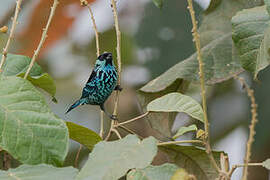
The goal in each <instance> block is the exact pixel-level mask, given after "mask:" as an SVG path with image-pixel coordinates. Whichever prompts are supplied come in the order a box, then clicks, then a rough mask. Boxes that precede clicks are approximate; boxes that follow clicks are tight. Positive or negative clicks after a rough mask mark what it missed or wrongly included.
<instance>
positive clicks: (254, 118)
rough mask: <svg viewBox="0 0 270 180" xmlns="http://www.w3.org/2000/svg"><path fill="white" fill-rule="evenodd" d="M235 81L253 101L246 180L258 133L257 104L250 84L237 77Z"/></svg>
mask: <svg viewBox="0 0 270 180" xmlns="http://www.w3.org/2000/svg"><path fill="white" fill-rule="evenodd" d="M235 79H237V80H239V81H240V83H241V84H242V85H243V87H244V88H245V89H246V92H247V94H248V97H249V98H250V101H251V116H252V117H251V123H250V126H249V137H248V141H247V148H246V155H245V160H244V163H245V165H246V166H244V169H243V176H242V180H246V179H247V176H248V163H249V161H250V156H251V147H252V143H253V142H254V136H255V133H256V131H255V126H256V123H257V122H258V119H257V115H258V114H257V104H256V100H255V97H254V90H253V89H251V88H250V87H249V86H248V84H247V83H246V81H245V80H244V79H243V78H241V77H237V76H235Z"/></svg>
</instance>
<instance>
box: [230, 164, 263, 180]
mask: <svg viewBox="0 0 270 180" xmlns="http://www.w3.org/2000/svg"><path fill="white" fill-rule="evenodd" d="M246 166H262V163H248V164H235V165H233V166H232V169H231V170H230V171H229V173H228V175H229V177H231V176H232V174H233V172H234V171H235V170H236V168H239V167H246Z"/></svg>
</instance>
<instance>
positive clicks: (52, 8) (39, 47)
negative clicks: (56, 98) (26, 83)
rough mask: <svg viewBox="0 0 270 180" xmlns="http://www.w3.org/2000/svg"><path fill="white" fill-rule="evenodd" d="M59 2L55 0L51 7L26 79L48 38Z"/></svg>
mask: <svg viewBox="0 0 270 180" xmlns="http://www.w3.org/2000/svg"><path fill="white" fill-rule="evenodd" d="M58 4H59V2H58V0H54V1H53V6H52V7H51V12H50V16H49V19H48V22H47V25H46V27H45V29H43V33H42V36H41V39H40V42H39V45H38V47H37V49H36V50H35V51H34V55H33V57H32V60H31V63H30V65H29V67H28V69H27V71H26V73H25V75H24V79H26V78H27V76H28V75H29V73H30V71H31V69H32V67H33V65H34V63H35V61H36V59H37V57H38V54H39V52H40V50H41V48H42V45H43V43H44V42H45V40H46V38H47V32H48V29H49V27H50V24H51V21H52V18H53V16H54V13H55V10H56V7H57V5H58Z"/></svg>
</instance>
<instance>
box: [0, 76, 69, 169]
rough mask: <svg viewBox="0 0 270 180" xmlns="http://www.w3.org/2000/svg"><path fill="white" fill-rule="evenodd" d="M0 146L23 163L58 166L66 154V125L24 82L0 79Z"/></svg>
mask: <svg viewBox="0 0 270 180" xmlns="http://www.w3.org/2000/svg"><path fill="white" fill-rule="evenodd" d="M0 97H1V99H0V124H1V126H0V131H1V136H0V146H1V148H2V149H4V150H6V151H8V152H9V153H10V154H11V155H12V156H13V157H14V158H16V159H18V160H19V161H20V162H22V163H26V164H40V163H49V164H54V165H60V164H62V163H63V161H64V159H65V157H66V154H67V151H68V130H67V127H66V125H65V123H64V122H63V121H62V120H61V119H59V118H58V117H56V116H55V115H54V114H53V113H52V111H51V110H50V108H49V107H48V105H47V103H46V101H45V99H44V97H43V96H42V94H41V93H40V92H39V91H38V90H36V89H35V87H34V86H33V85H32V84H31V83H30V82H28V81H27V80H24V79H21V78H19V77H14V76H11V77H3V76H0Z"/></svg>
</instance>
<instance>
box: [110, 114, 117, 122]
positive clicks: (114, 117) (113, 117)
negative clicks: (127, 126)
mask: <svg viewBox="0 0 270 180" xmlns="http://www.w3.org/2000/svg"><path fill="white" fill-rule="evenodd" d="M110 118H111V119H112V120H114V121H118V118H117V116H116V115H111V117H110Z"/></svg>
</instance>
